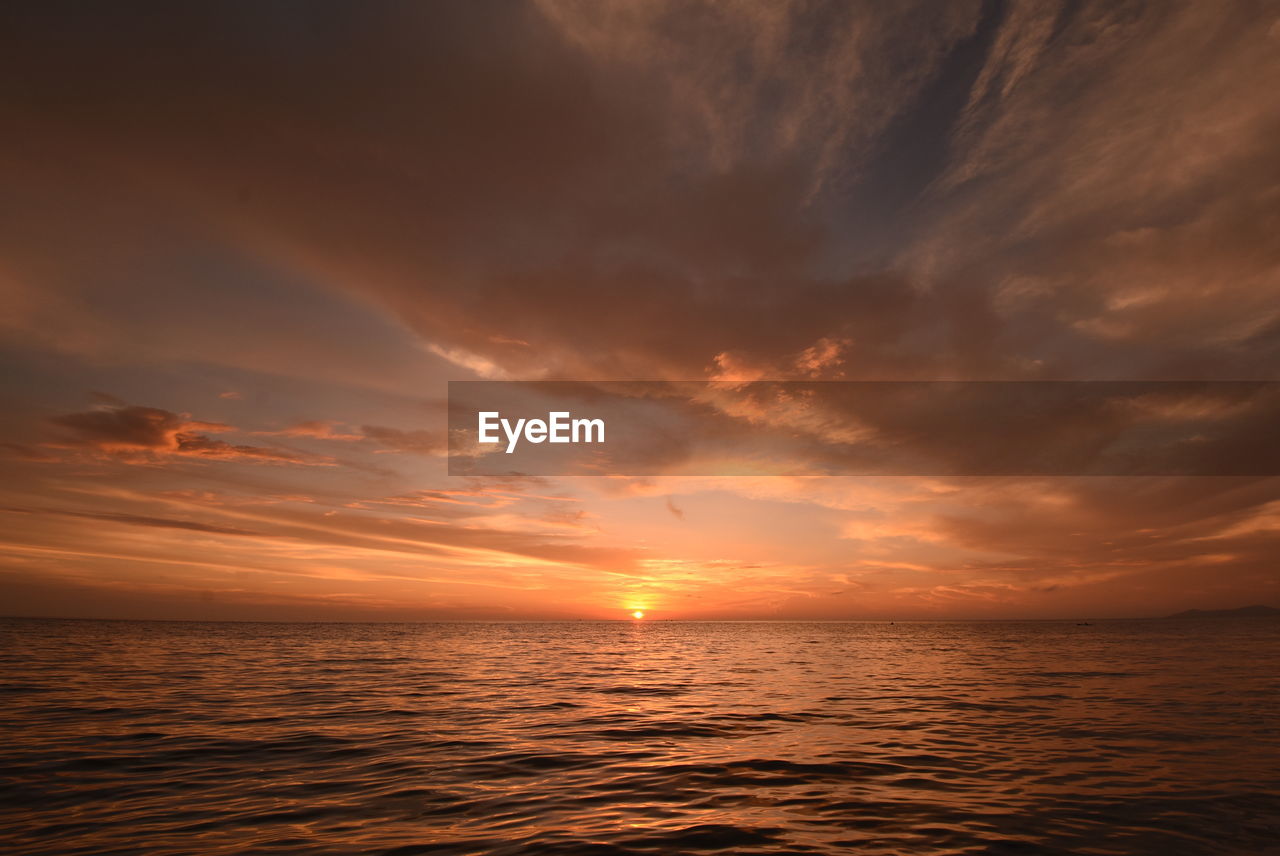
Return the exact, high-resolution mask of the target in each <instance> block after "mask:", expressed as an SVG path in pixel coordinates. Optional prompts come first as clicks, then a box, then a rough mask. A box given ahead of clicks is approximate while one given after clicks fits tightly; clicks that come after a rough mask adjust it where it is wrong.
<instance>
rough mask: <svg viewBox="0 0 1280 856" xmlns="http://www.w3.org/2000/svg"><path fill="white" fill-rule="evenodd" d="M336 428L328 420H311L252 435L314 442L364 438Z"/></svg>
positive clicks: (255, 432)
mask: <svg viewBox="0 0 1280 856" xmlns="http://www.w3.org/2000/svg"><path fill="white" fill-rule="evenodd" d="M337 426H338V423H336V422H332V421H329V420H324V419H312V420H309V421H306V422H298V423H296V424H294V425H290V426H289V427H288V428H282V429H280V430H279V431H254V432H253V433H254V434H257V435H259V436H263V437H310V438H312V439H314V440H342V441H354V440H363V439H364V438H365V435H364V434H350V433H343V432H342V431H339V430H337Z"/></svg>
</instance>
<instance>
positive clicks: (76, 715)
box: [0, 619, 1280, 856]
mask: <svg viewBox="0 0 1280 856" xmlns="http://www.w3.org/2000/svg"><path fill="white" fill-rule="evenodd" d="M0 851H3V852H5V853H11V854H24V856H25V854H30V856H36V855H37V854H94V856H102V854H154V856H166V854H173V855H174V856H176V854H200V856H208V854H231V853H236V854H313V853H320V854H388V856H389V855H390V854H396V856H407V854H503V856H517V854H563V856H580V854H581V855H582V856H585V854H593V856H594V854H604V856H610V854H615V855H616V856H632V854H636V856H639V855H640V854H701V853H717V854H736V853H743V854H754V853H769V854H782V853H794V854H849V853H856V854H912V856H920V855H921V854H1023V853H1026V854H1145V853H1152V854H1155V853H1161V854H1164V853H1169V854H1249V855H1250V856H1254V854H1264V853H1280V621H1275V620H1266V619H1255V620H1147V621H1094V622H1092V623H1089V624H1087V625H1081V624H1077V623H1076V622H1070V621H1068V622H1050V621H1027V622H1016V621H1007V622H1006V621H989V622H897V623H888V622H847V623H841V622H823V623H805V622H707V623H698V622H675V621H655V620H643V621H615V622H589V621H578V622H564V623H479V622H477V623H421V624H269V623H207V624H204V623H189V622H128V621H55V620H25V619H14V620H4V621H0Z"/></svg>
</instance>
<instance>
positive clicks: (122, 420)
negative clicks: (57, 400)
mask: <svg viewBox="0 0 1280 856" xmlns="http://www.w3.org/2000/svg"><path fill="white" fill-rule="evenodd" d="M49 422H50V423H51V424H52V425H54V426H57V427H58V428H61V429H63V433H62V435H61V436H60V437H57V438H55V439H54V440H53V441H51V442H50V443H48V444H46V445H49V446H51V447H53V448H70V449H88V450H92V451H94V452H98V453H102V454H105V455H111V456H116V457H120V458H130V457H137V456H140V455H150V456H164V455H175V456H189V457H198V458H205V459H213V460H226V461H240V460H248V461H263V462H279V463H298V464H328V463H330V461H329V459H326V458H323V457H320V456H316V455H309V454H305V453H302V452H293V451H289V450H285V449H275V448H269V447H264V446H248V445H237V444H233V443H228V442H226V441H224V440H218V439H214V438H212V437H209V436H208V434H209V433H213V432H227V431H234V430H235V429H234V428H232V427H231V426H230V425H226V424H224V423H221V422H201V421H198V420H193V419H192V418H191V417H190V415H189V414H185V413H182V414H179V413H173V412H171V411H168V410H163V409H160V408H157V407H140V406H137V405H127V404H118V405H103V406H100V407H97V408H95V409H93V410H88V411H83V412H80V413H68V414H64V415H61V416H54V417H51V418H50V419H49ZM201 432H205V433H201Z"/></svg>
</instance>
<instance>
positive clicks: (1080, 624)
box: [1076, 621, 1093, 627]
mask: <svg viewBox="0 0 1280 856" xmlns="http://www.w3.org/2000/svg"><path fill="white" fill-rule="evenodd" d="M1092 626H1093V623H1092V622H1089V621H1077V622H1076V627H1092Z"/></svg>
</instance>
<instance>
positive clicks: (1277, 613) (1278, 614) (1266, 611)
mask: <svg viewBox="0 0 1280 856" xmlns="http://www.w3.org/2000/svg"><path fill="white" fill-rule="evenodd" d="M1165 618H1280V609H1276V608H1275V607H1274V606H1242V607H1240V608H1239V609H1188V610H1186V611H1185V612H1179V613H1178V614H1176V615H1166V616H1165Z"/></svg>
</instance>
